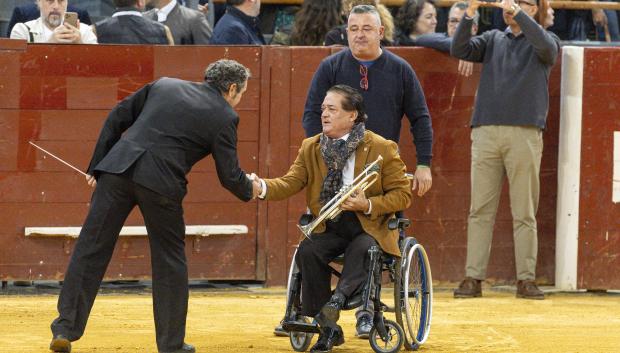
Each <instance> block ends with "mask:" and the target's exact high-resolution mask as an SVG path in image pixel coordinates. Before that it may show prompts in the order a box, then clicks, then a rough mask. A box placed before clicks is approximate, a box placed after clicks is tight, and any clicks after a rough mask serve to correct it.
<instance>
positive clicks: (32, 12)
mask: <svg viewBox="0 0 620 353" xmlns="http://www.w3.org/2000/svg"><path fill="white" fill-rule="evenodd" d="M67 11H69V12H76V13H77V14H78V19H79V20H80V23H83V24H86V25H90V24H91V21H90V16H89V15H88V11H86V10H82V9H79V8H77V7H75V6H73V5H67ZM40 16H41V12H40V11H39V6H38V5H37V3H36V2H33V3H32V4H25V5H21V6H16V7H15V8H14V9H13V14H12V15H11V20H10V21H9V28H8V30H7V32H6V36H7V37H9V36H11V30H13V26H15V24H17V23H25V22H28V21H32V20H36V19H37V18H39V17H40Z"/></svg>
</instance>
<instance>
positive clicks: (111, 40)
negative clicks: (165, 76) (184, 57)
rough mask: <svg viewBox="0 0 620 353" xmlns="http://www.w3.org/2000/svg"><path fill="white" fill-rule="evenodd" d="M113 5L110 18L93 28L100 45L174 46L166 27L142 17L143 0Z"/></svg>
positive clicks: (119, 1) (118, 1) (128, 0)
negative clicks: (114, 8)
mask: <svg viewBox="0 0 620 353" xmlns="http://www.w3.org/2000/svg"><path fill="white" fill-rule="evenodd" d="M114 5H115V6H116V11H115V12H114V14H113V15H112V17H109V18H106V19H104V20H102V21H99V22H97V23H96V24H95V25H94V26H93V32H95V34H96V35H97V39H98V40H99V43H100V44H103V43H105V44H170V45H172V44H174V40H173V39H172V34H171V33H170V29H169V28H168V27H167V26H166V25H163V24H161V23H159V22H157V21H153V20H149V19H147V18H144V17H142V13H140V10H141V9H144V0H114Z"/></svg>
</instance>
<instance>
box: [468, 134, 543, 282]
mask: <svg viewBox="0 0 620 353" xmlns="http://www.w3.org/2000/svg"><path fill="white" fill-rule="evenodd" d="M471 140H472V145H471V203H470V209H469V218H468V223H467V263H466V267H465V275H466V276H468V277H473V278H476V279H480V280H483V279H485V278H486V272H487V265H488V263H489V255H490V253H491V239H492V237H493V226H494V223H495V216H496V214H497V206H498V205H499V198H500V194H501V190H502V184H503V182H504V176H506V177H507V179H508V183H509V189H510V209H511V213H512V219H513V223H512V228H513V237H514V244H515V249H514V251H515V264H516V270H517V279H518V280H533V279H535V273H536V256H537V253H538V238H537V234H536V211H537V210H538V196H539V190H540V181H539V174H540V159H541V156H542V149H543V141H542V131H541V130H540V129H539V128H537V127H535V126H505V125H489V126H480V127H475V128H473V129H472V131H471Z"/></svg>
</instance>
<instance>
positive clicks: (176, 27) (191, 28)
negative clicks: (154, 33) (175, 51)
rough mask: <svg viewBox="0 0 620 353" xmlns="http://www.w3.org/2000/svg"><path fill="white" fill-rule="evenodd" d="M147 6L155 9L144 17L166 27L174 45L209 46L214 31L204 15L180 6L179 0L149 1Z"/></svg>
mask: <svg viewBox="0 0 620 353" xmlns="http://www.w3.org/2000/svg"><path fill="white" fill-rule="evenodd" d="M147 4H148V5H149V6H152V7H154V8H153V9H152V10H149V11H147V12H145V13H144V14H143V15H144V17H145V18H148V19H149V20H153V21H157V22H159V23H161V24H164V25H166V26H167V27H168V28H169V29H170V33H172V38H173V41H174V44H176V45H191V44H203V45H206V44H209V41H210V39H211V35H212V34H213V30H212V29H211V26H209V23H208V22H207V18H206V17H205V15H204V13H202V12H200V11H198V10H192V9H190V8H187V7H185V6H180V5H179V3H177V0H147Z"/></svg>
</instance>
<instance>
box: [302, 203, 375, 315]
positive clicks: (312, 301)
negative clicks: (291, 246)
mask: <svg viewBox="0 0 620 353" xmlns="http://www.w3.org/2000/svg"><path fill="white" fill-rule="evenodd" d="M311 239H312V240H309V239H304V240H303V241H302V242H301V244H299V248H298V249H297V255H296V257H295V261H296V263H297V266H298V267H299V270H300V272H301V302H302V315H305V316H315V315H316V314H318V312H319V311H320V310H321V308H322V307H323V305H325V303H327V301H328V300H329V298H330V297H331V269H330V266H329V263H330V262H331V261H332V260H333V259H334V258H336V257H337V256H339V255H340V254H342V253H344V266H343V269H342V276H341V277H340V280H339V281H338V285H337V286H336V291H337V292H340V293H342V294H343V295H344V296H345V297H346V298H347V299H349V298H350V297H351V295H353V294H355V292H356V291H357V290H358V289H359V288H360V286H361V285H363V284H364V282H365V281H366V277H367V276H368V269H369V259H368V249H369V248H370V247H371V246H372V245H376V244H377V242H376V241H375V239H374V238H373V237H372V236H370V235H368V234H367V233H365V232H364V229H363V228H362V226H361V224H360V222H359V220H358V219H357V216H355V214H354V213H352V212H344V213H343V214H342V215H341V217H340V219H339V221H338V222H329V221H328V223H327V229H326V231H325V233H321V234H313V235H312V237H311Z"/></svg>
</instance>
